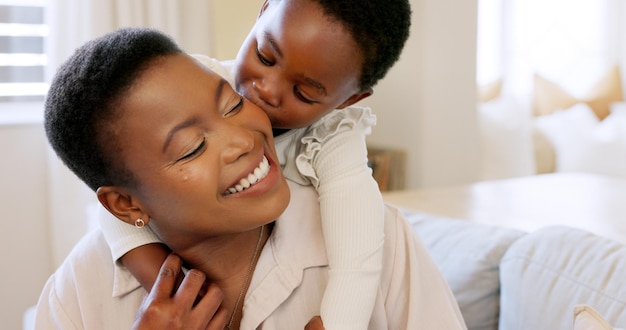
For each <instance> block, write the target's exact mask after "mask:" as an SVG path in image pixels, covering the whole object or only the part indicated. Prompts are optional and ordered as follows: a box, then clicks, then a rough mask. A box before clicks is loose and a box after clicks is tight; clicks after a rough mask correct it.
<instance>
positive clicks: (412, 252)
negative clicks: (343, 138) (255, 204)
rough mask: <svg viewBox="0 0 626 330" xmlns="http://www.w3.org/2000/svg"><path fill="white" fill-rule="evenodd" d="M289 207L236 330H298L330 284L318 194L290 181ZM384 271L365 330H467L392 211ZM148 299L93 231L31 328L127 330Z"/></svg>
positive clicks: (53, 280) (48, 288) (52, 281)
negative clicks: (367, 327) (116, 265)
mask: <svg viewBox="0 0 626 330" xmlns="http://www.w3.org/2000/svg"><path fill="white" fill-rule="evenodd" d="M289 185H290V189H291V202H290V204H289V207H288V208H287V210H286V211H285V212H284V213H283V215H281V217H280V218H279V219H278V220H277V221H276V222H275V226H274V228H273V231H272V234H271V236H270V238H269V240H268V242H267V243H266V245H265V246H264V248H263V250H262V252H261V255H260V257H259V261H258V263H257V266H256V269H255V271H254V274H253V277H252V280H251V284H250V288H249V289H248V292H247V294H246V297H245V300H244V306H243V308H244V312H243V314H244V315H243V319H242V321H241V329H289V330H292V329H303V328H304V325H305V324H306V323H307V322H308V321H309V320H310V319H311V317H313V316H315V315H318V314H319V306H320V302H321V299H322V295H323V293H324V290H325V288H326V280H327V278H328V268H327V264H328V262H327V258H326V252H325V248H324V241H323V235H322V231H321V223H320V216H319V203H318V202H317V193H316V192H315V190H314V189H313V188H312V187H310V186H306V187H305V186H301V185H298V184H295V183H292V182H289ZM383 255H384V258H383V260H384V262H383V271H382V276H381V281H380V286H379V289H378V294H377V297H376V302H375V306H374V311H373V313H372V317H371V320H370V325H369V328H370V329H376V330H378V329H465V325H464V323H463V318H462V316H461V313H460V311H459V308H458V305H457V304H456V301H455V300H454V296H453V295H452V292H451V291H450V289H449V287H448V285H447V283H446V282H445V280H444V278H443V277H442V275H441V273H440V272H439V270H438V269H437V266H436V265H435V263H434V262H433V260H432V259H431V258H430V256H429V255H428V252H427V251H426V249H425V247H424V246H423V245H422V243H421V242H420V241H419V239H418V238H417V237H416V236H415V235H414V233H413V232H412V230H411V228H410V226H409V225H408V223H407V222H406V220H405V219H404V217H403V216H402V214H401V212H399V211H398V210H397V209H394V208H390V207H387V208H386V212H385V243H384V247H383ZM145 294H146V292H145V290H144V289H143V288H142V287H141V286H140V284H139V282H138V281H137V280H136V279H135V278H133V277H132V275H131V274H130V272H128V271H126V270H125V269H124V268H120V267H115V265H114V261H113V259H112V257H111V253H110V249H109V247H108V246H107V244H106V241H105V239H104V237H103V235H102V233H101V232H100V231H99V230H96V231H94V232H91V233H89V234H87V235H86V236H85V237H84V238H83V239H82V240H81V241H80V242H79V243H78V245H77V246H76V247H75V248H74V250H73V251H72V253H70V255H69V256H68V258H67V259H66V260H65V261H64V263H63V264H62V265H61V266H60V268H59V269H58V270H57V271H56V272H55V273H54V274H53V275H52V276H51V277H50V278H49V280H48V282H47V283H46V285H45V287H44V290H43V292H42V295H41V297H40V300H39V303H38V308H37V313H36V314H37V317H36V322H35V328H36V329H128V328H130V326H131V325H132V323H133V320H134V319H135V314H136V312H137V310H138V308H139V305H140V304H141V301H142V299H143V297H144V295H145ZM355 303H358V302H355Z"/></svg>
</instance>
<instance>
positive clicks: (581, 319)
mask: <svg viewBox="0 0 626 330" xmlns="http://www.w3.org/2000/svg"><path fill="white" fill-rule="evenodd" d="M574 330H620V329H617V328H613V327H612V326H611V325H610V324H609V322H607V321H606V320H605V319H604V317H603V316H602V315H600V313H598V311H596V310H595V309H593V307H591V306H589V305H576V306H574Z"/></svg>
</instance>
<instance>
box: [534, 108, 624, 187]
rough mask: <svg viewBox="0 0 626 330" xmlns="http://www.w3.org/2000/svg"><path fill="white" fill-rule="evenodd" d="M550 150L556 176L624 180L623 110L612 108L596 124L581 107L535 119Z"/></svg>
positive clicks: (591, 113) (588, 111) (590, 115)
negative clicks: (601, 176)
mask: <svg viewBox="0 0 626 330" xmlns="http://www.w3.org/2000/svg"><path fill="white" fill-rule="evenodd" d="M535 126H536V128H537V129H538V130H540V131H541V132H542V133H543V134H544V135H545V136H546V138H547V139H548V140H550V142H551V143H552V145H553V146H554V150H555V153H556V172H590V173H599V174H607V175H613V176H620V177H626V130H625V129H624V128H625V127H626V108H625V107H614V108H613V110H612V112H611V113H610V114H609V115H608V116H607V117H606V118H605V119H604V120H603V121H601V122H600V121H598V119H597V117H596V116H595V115H594V113H593V111H592V110H591V108H589V106H588V105H586V104H584V103H579V104H576V105H575V106H573V107H571V108H569V109H567V110H563V111H558V112H555V113H554V114H551V115H546V116H541V117H538V118H537V119H535Z"/></svg>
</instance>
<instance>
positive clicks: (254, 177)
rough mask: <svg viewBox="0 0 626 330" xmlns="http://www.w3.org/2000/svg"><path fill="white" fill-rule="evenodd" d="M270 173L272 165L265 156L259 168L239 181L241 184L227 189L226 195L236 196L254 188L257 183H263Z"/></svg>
mask: <svg viewBox="0 0 626 330" xmlns="http://www.w3.org/2000/svg"><path fill="white" fill-rule="evenodd" d="M269 172H270V163H269V162H268V160H267V158H266V157H265V155H264V156H263V160H261V163H259V166H257V168H255V169H254V171H252V172H250V174H248V176H247V177H245V178H243V179H241V180H239V183H237V184H236V185H234V186H232V187H230V188H228V189H226V191H225V192H224V195H230V194H236V193H238V192H241V191H244V190H246V189H248V188H250V186H253V185H254V184H256V183H257V182H259V181H261V180H262V179H263V178H264V177H266V176H267V174H268V173H269Z"/></svg>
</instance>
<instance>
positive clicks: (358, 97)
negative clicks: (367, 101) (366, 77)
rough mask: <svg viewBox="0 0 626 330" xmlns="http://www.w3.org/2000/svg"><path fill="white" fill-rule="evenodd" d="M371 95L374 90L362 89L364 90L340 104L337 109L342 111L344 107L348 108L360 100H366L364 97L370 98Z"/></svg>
mask: <svg viewBox="0 0 626 330" xmlns="http://www.w3.org/2000/svg"><path fill="white" fill-rule="evenodd" d="M372 94H374V90H372V89H371V88H367V89H364V90H362V91H360V92H358V93H354V94H352V96H350V97H349V98H348V99H347V100H345V101H343V103H341V104H340V105H339V106H338V107H337V109H343V108H345V107H349V106H351V105H353V104H355V103H357V102H359V101H361V100H362V99H364V98H366V97H368V96H370V95H372Z"/></svg>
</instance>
